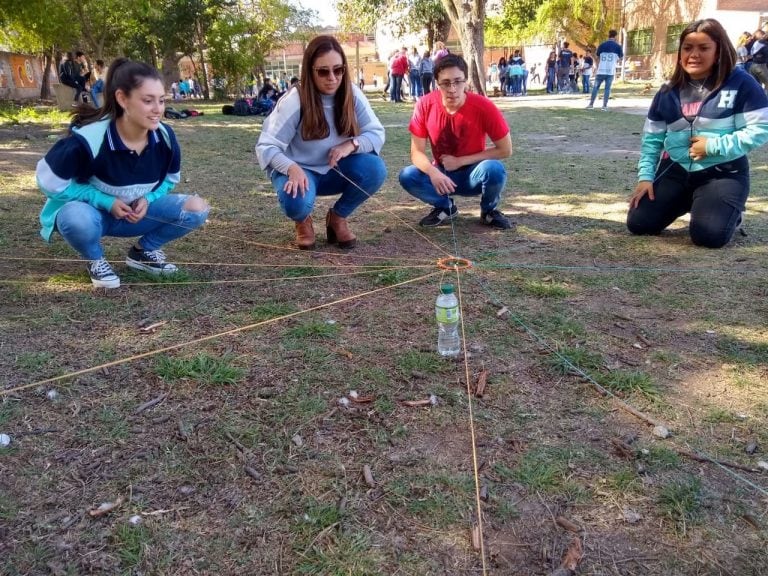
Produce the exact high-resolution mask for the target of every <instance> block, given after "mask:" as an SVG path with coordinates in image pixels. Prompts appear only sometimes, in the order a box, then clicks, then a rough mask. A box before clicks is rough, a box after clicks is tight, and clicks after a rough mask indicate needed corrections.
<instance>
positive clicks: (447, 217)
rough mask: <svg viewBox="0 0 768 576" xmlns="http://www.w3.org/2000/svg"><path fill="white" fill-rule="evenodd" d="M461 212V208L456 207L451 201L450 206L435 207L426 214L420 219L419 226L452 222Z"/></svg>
mask: <svg viewBox="0 0 768 576" xmlns="http://www.w3.org/2000/svg"><path fill="white" fill-rule="evenodd" d="M458 213H459V209H458V208H456V204H454V203H453V201H451V207H450V208H433V209H432V212H430V213H429V214H427V215H426V216H424V218H422V219H421V220H419V226H440V225H441V224H445V223H447V222H450V221H451V220H453V219H454V218H456V215H457V214H458Z"/></svg>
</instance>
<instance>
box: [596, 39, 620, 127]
mask: <svg viewBox="0 0 768 576" xmlns="http://www.w3.org/2000/svg"><path fill="white" fill-rule="evenodd" d="M618 34H619V33H618V32H616V30H609V31H608V40H606V41H605V42H603V43H602V44H600V46H598V47H597V52H595V55H596V56H597V59H598V64H597V73H596V74H595V83H594V86H593V87H592V96H591V97H590V99H589V104H588V105H587V108H592V107H593V106H594V104H595V99H596V98H597V93H598V92H599V90H600V85H601V84H602V83H603V82H605V89H604V90H603V108H602V110H603V111H604V112H605V111H606V110H608V98H609V97H610V96H611V84H613V77H614V76H615V75H616V64H618V63H619V60H621V59H622V58H624V50H622V48H621V44H619V43H618V42H616V36H618Z"/></svg>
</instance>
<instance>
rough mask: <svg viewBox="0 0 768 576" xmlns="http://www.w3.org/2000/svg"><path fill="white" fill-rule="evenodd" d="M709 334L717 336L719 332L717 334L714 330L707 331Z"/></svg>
mask: <svg viewBox="0 0 768 576" xmlns="http://www.w3.org/2000/svg"><path fill="white" fill-rule="evenodd" d="M707 334H710V335H712V334H717V332H715V331H714V330H707Z"/></svg>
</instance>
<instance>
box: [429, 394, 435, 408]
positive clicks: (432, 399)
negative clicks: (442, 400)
mask: <svg viewBox="0 0 768 576" xmlns="http://www.w3.org/2000/svg"><path fill="white" fill-rule="evenodd" d="M429 403H430V404H432V406H437V396H435V395H434V394H430V395H429Z"/></svg>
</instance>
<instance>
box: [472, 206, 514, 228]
mask: <svg viewBox="0 0 768 576" xmlns="http://www.w3.org/2000/svg"><path fill="white" fill-rule="evenodd" d="M480 221H481V222H482V223H483V224H485V225H486V226H493V227H494V228H499V229H501V230H509V229H510V228H514V227H515V223H514V222H512V220H510V219H509V218H507V217H506V216H504V214H502V213H501V212H500V211H499V210H491V211H490V212H485V213H484V214H481V215H480Z"/></svg>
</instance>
